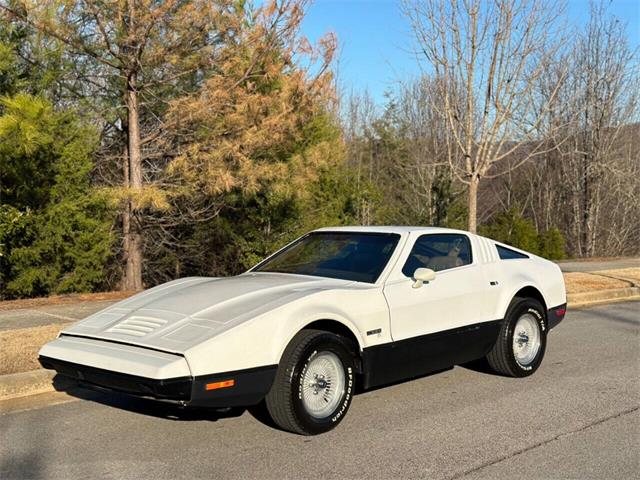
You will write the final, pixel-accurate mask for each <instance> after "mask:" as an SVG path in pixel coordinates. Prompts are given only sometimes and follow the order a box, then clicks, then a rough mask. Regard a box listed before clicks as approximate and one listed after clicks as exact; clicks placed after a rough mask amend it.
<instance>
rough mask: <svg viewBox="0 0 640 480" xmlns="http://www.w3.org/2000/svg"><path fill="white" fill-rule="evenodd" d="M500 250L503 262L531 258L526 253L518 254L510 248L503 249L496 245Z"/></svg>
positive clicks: (499, 253)
mask: <svg viewBox="0 0 640 480" xmlns="http://www.w3.org/2000/svg"><path fill="white" fill-rule="evenodd" d="M496 248H497V249H498V256H499V257H500V259H501V260H516V259H519V258H529V255H525V254H524V253H520V252H516V251H515V250H511V249H510V248H507V247H503V246H501V245H496Z"/></svg>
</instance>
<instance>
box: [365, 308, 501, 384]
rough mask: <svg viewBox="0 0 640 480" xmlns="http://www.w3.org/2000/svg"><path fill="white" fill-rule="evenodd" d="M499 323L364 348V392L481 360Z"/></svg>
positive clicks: (485, 323)
mask: <svg viewBox="0 0 640 480" xmlns="http://www.w3.org/2000/svg"><path fill="white" fill-rule="evenodd" d="M501 325H502V320H496V321H491V322H483V323H477V324H474V325H469V326H465V327H461V328H454V329H451V330H444V331H441V332H435V333H430V334H427V335H421V336H419V337H413V338H408V339H406V340H399V341H397V342H390V343H385V344H382V345H376V346H374V347H368V348H365V349H364V351H363V362H364V388H371V387H376V386H379V385H385V384H389V383H393V382H397V381H400V380H404V379H407V378H412V377H417V376H419V375H425V374H427V373H432V372H437V371H439V370H444V369H447V368H449V367H451V366H453V365H460V364H461V363H467V362H470V361H472V360H477V359H479V358H482V357H484V356H485V355H486V354H487V353H489V351H490V350H491V348H492V347H493V346H494V345H495V343H496V340H497V338H498V333H499V332H500V327H501Z"/></svg>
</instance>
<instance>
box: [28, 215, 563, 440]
mask: <svg viewBox="0 0 640 480" xmlns="http://www.w3.org/2000/svg"><path fill="white" fill-rule="evenodd" d="M565 310H566V296H565V287H564V281H563V278H562V274H561V273H560V269H559V268H558V266H557V265H555V264H554V263H552V262H549V261H547V260H545V259H542V258H540V257H537V256H535V255H532V254H530V253H527V252H524V251H522V250H518V249H517V248H513V247H510V246H507V245H503V244H501V243H498V242H495V241H493V240H489V239H487V238H483V237H480V236H478V235H474V234H471V233H468V232H463V231H458V230H450V229H443V228H427V227H340V228H323V229H320V230H316V231H313V232H311V233H308V234H307V235H304V236H303V237H301V238H299V239H297V240H296V241H294V242H292V243H291V244H289V245H287V246H286V247H284V248H283V249H281V250H280V251H278V252H276V253H275V254H273V255H272V256H270V257H269V258H267V259H266V260H264V261H263V262H261V263H259V264H258V265H256V266H255V267H253V268H252V269H250V270H249V271H247V272H246V273H243V274H241V275H238V276H236V277H229V278H205V277H192V278H182V279H179V280H175V281H172V282H169V283H165V284H163V285H160V286H157V287H155V288H152V289H150V290H147V291H145V292H142V293H139V294H137V295H135V296H133V297H131V298H129V299H127V300H124V301H122V302H119V303H117V304H115V305H113V306H111V307H109V308H107V309H105V310H102V311H101V312H98V313H96V314H94V315H91V316H90V317H88V318H86V319H84V320H82V321H80V322H78V323H76V324H74V325H73V326H71V327H69V328H67V329H65V330H63V331H62V332H61V333H60V335H59V336H58V338H57V339H56V340H54V341H52V342H50V343H48V344H46V345H45V346H44V347H42V349H41V350H40V362H41V364H42V365H43V366H44V367H45V368H50V369H55V370H56V371H57V372H58V373H59V374H62V375H66V376H70V377H73V378H76V379H78V380H80V381H81V382H83V383H85V384H87V385H89V386H95V387H101V388H105V389H109V390H113V391H117V392H123V393H127V394H130V395H136V396H141V397H148V398H153V399H157V400H163V401H168V402H175V403H178V404H180V405H184V406H187V405H191V406H209V407H217V408H225V407H234V406H251V405H256V404H259V403H261V402H263V401H264V403H265V404H266V408H267V410H268V412H269V414H270V415H271V417H272V419H273V420H274V422H275V423H276V424H278V425H279V426H280V427H282V428H283V429H286V430H289V431H292V432H296V433H300V434H307V435H309V434H317V433H322V432H325V431H327V430H330V429H331V428H333V427H335V426H336V425H337V424H338V423H339V422H340V421H341V420H342V419H343V418H344V416H345V414H346V412H347V410H348V408H349V405H350V403H351V400H352V398H353V394H354V388H355V385H356V384H359V386H360V388H362V389H368V388H371V387H375V386H379V385H384V384H389V383H392V382H396V381H399V380H403V379H407V378H411V377H416V376H419V375H424V374H427V373H429V372H434V371H439V370H444V369H447V368H450V367H452V366H453V365H458V364H462V363H466V362H470V361H472V360H476V359H481V358H483V357H486V359H487V361H488V364H489V365H490V367H492V368H493V370H495V371H496V372H497V373H499V374H502V375H508V376H513V377H524V376H527V375H531V374H532V373H533V372H535V371H536V369H537V368H538V367H539V365H540V362H542V358H543V356H544V352H545V347H546V342H547V334H548V332H549V330H550V329H552V328H553V327H555V326H556V325H557V324H558V323H559V322H560V321H561V320H562V319H563V317H564V315H565Z"/></svg>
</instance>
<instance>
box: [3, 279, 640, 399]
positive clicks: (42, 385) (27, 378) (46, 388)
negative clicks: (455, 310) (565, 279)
mask: <svg viewBox="0 0 640 480" xmlns="http://www.w3.org/2000/svg"><path fill="white" fill-rule="evenodd" d="M623 300H640V287H629V288H617V289H611V290H597V291H593V292H584V293H571V294H567V304H568V307H569V308H576V307H586V306H589V305H598V304H602V303H608V302H616V301H623ZM55 376H56V374H55V372H53V371H51V370H44V369H40V370H32V371H30V372H23V373H12V374H9V375H0V402H1V401H3V400H9V399H13V398H18V397H25V396H29V395H36V394H39V393H47V392H53V391H56V390H61V389H62V390H64V389H66V388H68V387H71V386H73V385H74V382H73V381H72V380H69V381H65V380H63V379H59V378H56V385H55V388H54V384H53V379H54V377H55Z"/></svg>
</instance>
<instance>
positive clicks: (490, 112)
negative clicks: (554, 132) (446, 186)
mask: <svg viewBox="0 0 640 480" xmlns="http://www.w3.org/2000/svg"><path fill="white" fill-rule="evenodd" d="M562 10H563V7H562V4H560V5H559V4H558V2H554V3H553V5H552V4H551V3H550V2H546V1H539V0H535V1H533V0H496V1H493V2H482V1H480V0H406V1H405V3H404V11H405V13H406V15H407V16H408V17H409V19H410V21H411V25H412V30H413V34H414V37H415V40H416V43H417V47H418V51H417V53H418V56H419V58H420V60H421V61H422V62H425V63H426V64H427V66H428V67H430V69H431V72H432V74H433V75H434V77H435V78H438V79H439V85H441V87H442V88H441V91H440V96H439V98H438V101H437V102H435V103H434V108H436V109H438V111H439V112H440V114H441V115H442V117H443V119H444V120H445V121H446V123H447V126H448V128H449V131H450V134H451V135H450V137H449V138H450V140H451V141H452V142H453V143H454V145H453V146H452V147H451V148H450V149H449V151H450V156H449V163H450V167H451V169H452V171H453V173H454V174H455V176H456V177H457V178H458V179H459V180H460V181H461V182H463V183H464V184H466V185H467V187H468V210H469V211H468V215H469V221H468V228H469V230H470V231H472V232H475V231H476V226H477V196H478V185H479V182H480V180H481V179H482V178H487V177H494V176H498V175H501V174H503V173H505V170H504V169H500V168H499V165H497V164H498V162H500V161H501V160H504V159H506V158H507V157H513V156H517V157H518V161H517V162H510V165H509V166H508V168H507V170H509V169H513V168H517V167H518V166H520V165H521V164H523V163H525V162H526V161H527V160H529V159H531V158H532V157H534V156H536V155H540V154H541V153H542V152H543V151H544V148H545V143H544V142H543V141H540V137H539V135H538V133H539V129H540V126H541V124H542V122H543V120H544V119H545V116H546V114H547V112H548V111H549V109H550V108H551V106H552V104H553V102H554V101H555V93H556V92H557V89H559V87H560V85H561V84H562V81H563V79H564V75H561V76H559V78H558V81H557V84H556V85H555V86H554V88H553V89H552V92H551V93H552V94H551V95H550V96H549V97H548V98H547V99H546V101H545V103H544V104H543V105H540V102H537V101H534V96H535V95H536V88H535V87H536V83H537V82H538V80H539V79H540V78H541V77H542V76H544V75H546V73H547V71H548V69H549V68H550V66H551V65H553V64H555V63H557V60H556V54H557V52H558V51H559V45H560V42H561V38H560V34H559V30H558V27H559V21H558V20H559V18H560V15H561V12H562ZM540 107H541V108H540Z"/></svg>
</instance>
